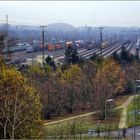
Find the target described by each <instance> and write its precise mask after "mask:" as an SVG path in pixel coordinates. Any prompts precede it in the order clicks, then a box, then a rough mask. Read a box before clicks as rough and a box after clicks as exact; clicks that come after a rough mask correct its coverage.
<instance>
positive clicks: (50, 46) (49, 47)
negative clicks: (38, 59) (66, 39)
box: [48, 44, 63, 51]
mask: <svg viewBox="0 0 140 140" xmlns="http://www.w3.org/2000/svg"><path fill="white" fill-rule="evenodd" d="M62 48H63V47H62V45H61V44H54V45H52V44H48V50H49V51H54V50H59V49H62Z"/></svg>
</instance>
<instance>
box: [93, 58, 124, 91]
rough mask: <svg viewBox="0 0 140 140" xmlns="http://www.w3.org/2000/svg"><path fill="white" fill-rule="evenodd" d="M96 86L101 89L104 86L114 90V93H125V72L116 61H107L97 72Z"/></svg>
mask: <svg viewBox="0 0 140 140" xmlns="http://www.w3.org/2000/svg"><path fill="white" fill-rule="evenodd" d="M95 84H96V85H97V86H100V87H101V86H103V85H104V88H110V89H112V91H111V92H113V93H116V92H120V91H123V89H124V87H125V84H126V82H125V72H124V71H122V70H121V68H120V66H119V64H118V63H116V62H115V61H113V60H105V61H104V62H103V65H102V66H101V67H99V69H98V70H97V73H96V77H95Z"/></svg>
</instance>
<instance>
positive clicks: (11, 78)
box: [0, 64, 41, 139]
mask: <svg viewBox="0 0 140 140" xmlns="http://www.w3.org/2000/svg"><path fill="white" fill-rule="evenodd" d="M40 130H41V103H40V97H39V93H38V92H37V91H36V90H35V88H34V87H31V86H29V85H28V81H27V79H26V78H24V77H23V76H22V75H21V74H20V72H18V71H17V70H15V69H14V68H9V67H7V66H5V65H4V64H1V65H0V137H1V138H4V139H7V138H10V139H15V138H39V137H40V134H41V133H40Z"/></svg>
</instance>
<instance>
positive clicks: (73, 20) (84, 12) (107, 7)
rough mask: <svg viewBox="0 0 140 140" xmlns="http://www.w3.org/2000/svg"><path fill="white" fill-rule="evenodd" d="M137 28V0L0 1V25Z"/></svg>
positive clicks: (139, 16)
mask: <svg viewBox="0 0 140 140" xmlns="http://www.w3.org/2000/svg"><path fill="white" fill-rule="evenodd" d="M6 14H8V15H9V22H10V23H16V24H24V23H26V24H30V23H31V24H32V25H43V24H44V25H46V24H50V23H56V22H65V23H69V24H72V25H74V26H82V25H85V24H87V25H89V26H99V25H103V26H106V25H107V26H108V25H109V26H132V25H133V26H139V27H140V1H133V2H132V1H98V2H97V1H0V23H2V22H4V21H5V15H6Z"/></svg>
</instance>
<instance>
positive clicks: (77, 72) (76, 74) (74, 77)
mask: <svg viewBox="0 0 140 140" xmlns="http://www.w3.org/2000/svg"><path fill="white" fill-rule="evenodd" d="M81 79H82V71H81V68H80V67H79V66H78V65H71V67H70V68H69V69H68V70H65V71H64V72H63V73H62V76H61V80H64V81H65V82H66V83H67V84H72V83H78V82H79V81H81Z"/></svg>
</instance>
